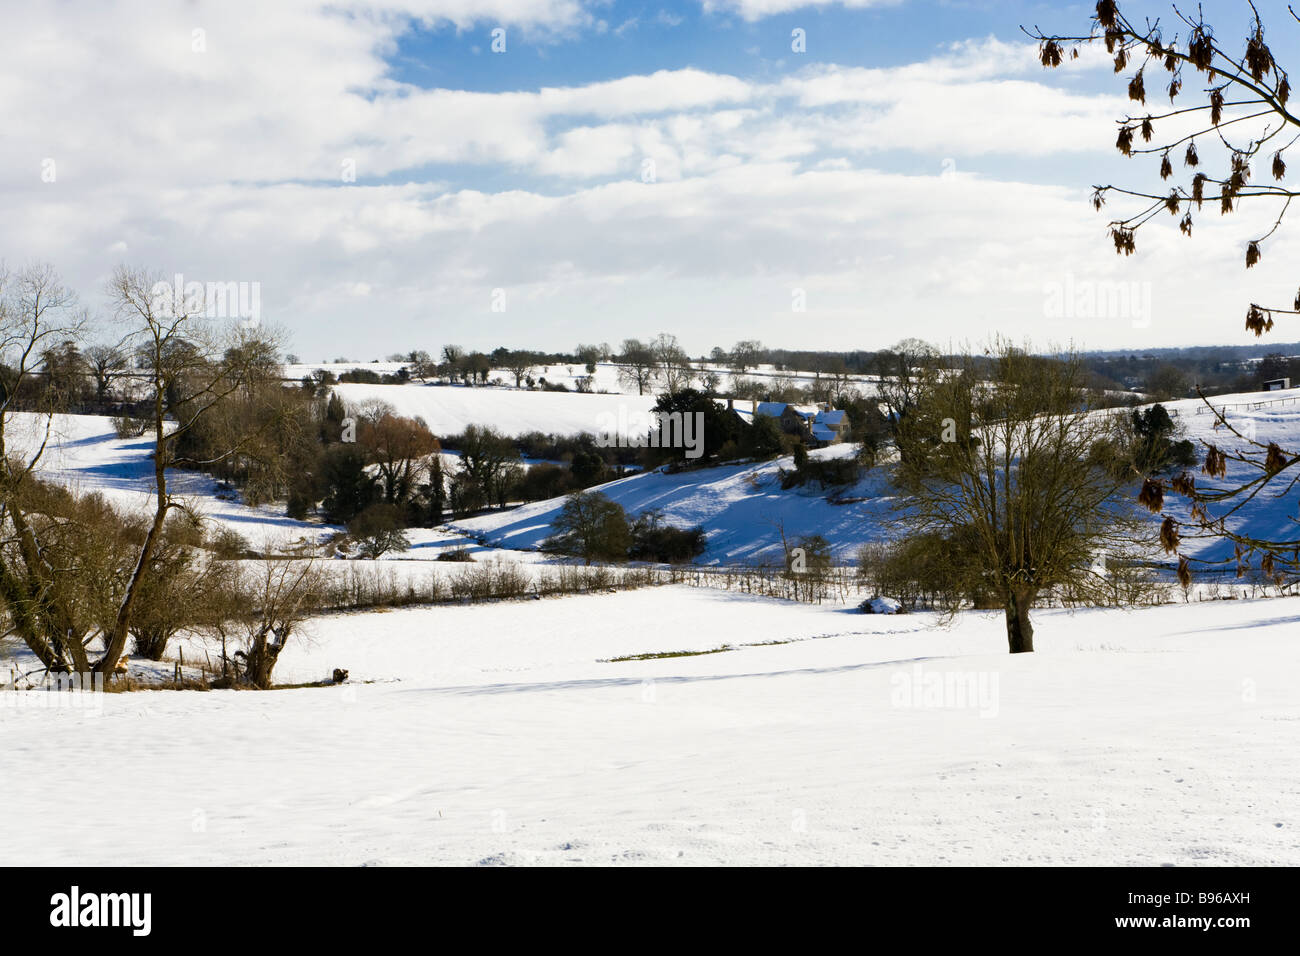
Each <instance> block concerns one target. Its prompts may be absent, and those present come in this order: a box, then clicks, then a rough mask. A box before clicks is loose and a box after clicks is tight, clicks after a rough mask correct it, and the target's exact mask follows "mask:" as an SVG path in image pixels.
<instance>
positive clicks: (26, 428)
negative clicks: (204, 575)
mask: <svg viewBox="0 0 1300 956" xmlns="http://www.w3.org/2000/svg"><path fill="white" fill-rule="evenodd" d="M7 427H8V430H9V434H8V436H7V440H8V444H9V448H10V450H11V452H14V453H23V454H31V453H33V452H34V451H35V450H36V449H37V448H39V447H40V445H41V442H42V441H43V440H44V434H45V418H44V416H41V415H37V414H29V413H14V414H13V415H12V416H11V418H10V419H9V421H8V423H7ZM152 454H153V439H152V438H151V437H150V436H148V435H145V436H143V437H141V438H125V439H123V438H118V437H117V435H116V434H115V432H114V430H113V421H112V419H111V418H107V417H104V416H100V415H55V416H54V417H53V419H52V420H51V422H50V440H49V442H48V443H47V444H46V447H45V450H44V452H43V453H42V455H41V460H40V463H39V467H38V473H39V475H40V477H41V478H43V479H46V480H49V481H54V482H57V483H58V484H61V485H64V486H66V487H68V488H71V489H72V490H74V491H77V492H80V493H89V492H97V493H99V494H101V495H103V496H104V497H105V499H107V500H108V501H109V502H110V503H112V504H114V505H115V506H117V507H119V508H123V509H125V510H127V511H132V512H148V513H152V511H153V507H154V474H153V460H152V457H151V456H152ZM217 484H218V483H217V482H216V481H215V480H214V479H212V478H209V477H208V476H206V475H202V474H198V473H196V472H192V471H178V470H175V469H169V470H168V472H167V486H168V491H169V492H170V493H171V494H172V495H173V496H174V497H175V498H177V499H179V500H182V501H184V502H185V503H186V504H187V505H188V506H189V507H191V508H192V509H193V510H194V511H195V512H197V513H199V514H202V515H205V516H207V517H208V518H209V519H211V520H212V521H213V522H215V523H218V524H220V525H224V526H226V527H228V528H230V529H232V530H234V531H237V532H239V533H240V534H241V535H243V536H244V537H245V538H246V539H247V540H248V541H249V543H250V544H252V545H253V546H254V547H266V546H274V545H277V544H280V543H284V542H288V541H292V540H296V539H299V538H304V537H305V538H308V539H309V540H312V541H317V540H319V539H320V538H321V537H322V536H323V535H324V532H325V530H326V529H325V528H324V527H323V526H322V525H320V524H318V523H312V522H308V521H295V520H293V519H291V518H288V517H286V516H285V514H284V505H283V503H280V504H268V505H265V506H263V507H259V508H251V507H249V506H247V505H244V504H242V503H241V502H239V501H235V500H223V499H222V498H218V497H217Z"/></svg>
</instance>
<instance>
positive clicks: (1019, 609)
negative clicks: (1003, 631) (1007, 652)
mask: <svg viewBox="0 0 1300 956" xmlns="http://www.w3.org/2000/svg"><path fill="white" fill-rule="evenodd" d="M1033 603H1034V596H1033V595H1032V594H1030V593H1027V592H1024V591H1012V592H1011V593H1010V594H1008V595H1007V604H1006V614H1007V644H1008V645H1010V647H1011V653H1012V654H1026V653H1029V652H1031V651H1033V649H1034V625H1033V624H1031V623H1030V621H1029V607H1030V605H1032V604H1033Z"/></svg>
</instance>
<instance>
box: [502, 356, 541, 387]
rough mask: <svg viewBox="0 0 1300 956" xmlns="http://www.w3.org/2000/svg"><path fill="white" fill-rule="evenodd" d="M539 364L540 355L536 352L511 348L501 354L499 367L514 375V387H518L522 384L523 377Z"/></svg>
mask: <svg viewBox="0 0 1300 956" xmlns="http://www.w3.org/2000/svg"><path fill="white" fill-rule="evenodd" d="M540 364H541V356H539V355H538V354H537V353H536V352H529V351H527V350H526V349H511V350H510V351H508V352H506V353H505V355H504V356H503V358H502V362H501V367H502V368H504V369H505V370H506V371H507V372H509V373H510V374H511V375H513V376H514V377H515V388H520V387H522V386H523V382H524V379H526V378H527V377H528V376H529V374H530V373H531V372H532V371H533V369H535V368H536V367H537V366H538V365H540Z"/></svg>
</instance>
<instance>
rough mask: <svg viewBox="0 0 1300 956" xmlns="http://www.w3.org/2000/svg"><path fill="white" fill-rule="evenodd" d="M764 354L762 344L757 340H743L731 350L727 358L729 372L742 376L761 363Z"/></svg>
mask: <svg viewBox="0 0 1300 956" xmlns="http://www.w3.org/2000/svg"><path fill="white" fill-rule="evenodd" d="M763 354H764V349H763V343H762V342H759V341H758V340H757V339H745V340H744V341H741V342H737V343H736V344H735V345H734V346H733V347H732V349H731V353H730V354H729V355H728V357H727V361H728V364H729V365H730V367H731V371H732V372H734V373H735V374H737V375H744V374H745V372H747V371H748V370H749V369H751V368H754V367H755V366H757V365H758V364H759V362H761V361H762V359H763Z"/></svg>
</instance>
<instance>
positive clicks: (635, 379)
mask: <svg viewBox="0 0 1300 956" xmlns="http://www.w3.org/2000/svg"><path fill="white" fill-rule="evenodd" d="M618 364H619V368H618V381H619V384H620V385H622V386H623V387H624V388H629V389H630V388H635V389H636V393H637V394H638V395H644V394H645V392H646V389H647V388H649V387H650V384H651V383H652V382H653V381H654V378H655V373H656V372H657V371H658V367H659V366H658V362H657V360H656V359H655V354H654V352H653V350H652V349H651V348H650V346H648V345H646V344H645V343H644V342H642V341H641V340H640V339H624V340H623V350H622V351H621V352H620V353H619V356H618Z"/></svg>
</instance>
